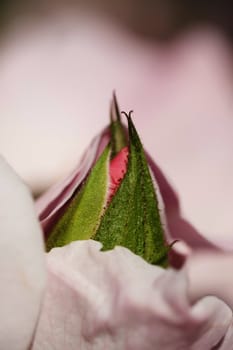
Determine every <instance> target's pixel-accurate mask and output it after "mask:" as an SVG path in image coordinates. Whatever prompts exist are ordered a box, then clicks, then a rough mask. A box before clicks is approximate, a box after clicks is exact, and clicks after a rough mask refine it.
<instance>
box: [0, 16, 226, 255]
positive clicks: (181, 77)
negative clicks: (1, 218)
mask: <svg viewBox="0 0 233 350" xmlns="http://www.w3.org/2000/svg"><path fill="white" fill-rule="evenodd" d="M231 58H232V56H231V52H230V50H229V48H228V46H227V43H226V42H225V41H224V39H223V38H222V37H221V36H220V34H218V33H216V32H214V31H213V30H210V29H209V30H207V29H199V30H195V31H193V32H190V33H187V34H185V35H184V36H183V37H181V38H180V39H179V40H177V41H176V42H173V43H170V44H167V45H164V46H161V45H158V44H156V43H155V42H154V43H145V42H142V41H140V40H139V39H136V38H135V37H132V36H130V35H129V34H128V33H126V32H124V31H123V30H122V29H120V28H117V27H114V26H113V25H111V24H110V23H108V22H107V21H105V20H97V19H95V18H91V17H89V18H84V17H82V18H81V17H80V18H77V17H74V16H72V15H70V14H67V15H62V16H57V17H54V18H50V19H49V20H48V21H47V22H44V23H41V24H37V25H32V24H31V25H29V24H27V25H24V26H20V25H19V24H17V25H16V26H15V28H14V29H12V32H11V33H9V35H8V37H7V38H6V40H5V42H4V45H2V50H1V56H0V74H1V81H0V96H1V97H0V113H1V119H0V123H1V124H0V125H1V127H0V149H1V152H2V153H3V155H4V156H5V157H6V158H7V159H8V161H9V162H10V163H11V165H12V166H13V167H14V168H15V169H16V171H17V172H18V173H19V174H20V175H21V176H22V177H23V178H24V179H25V180H26V181H27V182H28V183H29V184H30V185H31V187H32V188H36V189H38V188H39V189H41V188H45V187H47V186H49V185H50V184H52V183H53V182H54V181H56V180H57V179H58V178H60V177H62V176H64V175H66V174H68V173H69V172H70V170H71V169H72V168H73V167H74V166H75V165H76V164H77V161H78V159H79V158H80V156H81V154H82V152H83V150H84V149H85V147H86V146H87V145H88V143H89V141H90V139H91V138H92V137H93V136H94V135H95V134H96V133H97V132H98V131H100V130H101V128H103V127H104V126H105V125H106V123H107V122H108V112H109V101H110V98H111V93H112V90H113V89H116V92H117V95H118V99H119V101H120V105H121V107H122V109H124V110H126V111H128V110H129V109H133V110H134V121H135V124H136V126H137V129H138V131H139V133H140V135H141V137H142V140H143V142H144V145H145V147H146V148H147V149H148V150H149V151H150V154H151V155H152V156H153V157H154V158H155V159H156V162H158V163H159V165H161V166H162V168H163V170H164V171H165V173H166V174H167V175H168V177H169V178H170V180H171V181H172V183H173V184H174V186H175V188H176V190H177V192H178V194H179V196H180V200H181V206H182V209H183V212H184V215H185V216H186V217H187V218H188V219H189V220H190V221H191V222H192V223H193V224H194V225H196V227H197V228H198V230H199V231H201V232H202V233H203V234H204V235H205V236H206V237H210V238H211V239H213V240H216V241H221V245H222V246H226V247H229V248H230V249H232V244H231V243H232V239H231V236H232V230H233V224H232V218H231V216H232V207H233V186H232V178H233V177H232V173H233V157H232V149H233V137H232V134H233V117H232V110H233V102H232V92H233V91H232V90H233V88H232V86H233V85H232V80H233V79H232V66H231Z"/></svg>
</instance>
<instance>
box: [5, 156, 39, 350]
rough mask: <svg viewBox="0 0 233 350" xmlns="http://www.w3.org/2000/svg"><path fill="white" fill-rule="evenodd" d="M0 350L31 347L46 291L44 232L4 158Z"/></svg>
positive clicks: (30, 202) (28, 197) (29, 198)
mask: <svg viewBox="0 0 233 350" xmlns="http://www.w3.org/2000/svg"><path fill="white" fill-rule="evenodd" d="M0 230H1V236H0V249H1V254H0V275H1V285H0V310H1V312H0V349H2V350H8V349H9V350H25V349H27V348H28V347H29V345H30V343H31V341H32V337H33V334H34V331H35V326H36V323H37V320H38V315H39V310H40V305H41V297H42V293H43V289H44V287H45V263H44V252H43V250H44V249H43V243H42V232H41V230H40V227H39V223H38V221H37V219H36V215H35V212H34V205H33V201H32V198H31V195H30V193H29V191H28V189H27V188H26V186H25V185H24V184H23V183H22V182H21V181H20V179H19V178H18V177H17V176H16V175H15V173H14V172H13V171H12V170H11V168H10V167H9V166H8V165H7V163H6V162H5V161H4V160H3V159H2V158H1V157H0Z"/></svg>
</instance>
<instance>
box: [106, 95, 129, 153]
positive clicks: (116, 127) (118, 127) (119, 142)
mask: <svg viewBox="0 0 233 350" xmlns="http://www.w3.org/2000/svg"><path fill="white" fill-rule="evenodd" d="M110 116H111V124H110V130H111V157H112V158H113V157H115V156H116V155H117V153H118V152H120V150H121V149H122V148H124V147H126V146H127V139H126V135H125V128H124V126H123V125H122V123H121V116H120V111H119V107H118V103H117V99H116V95H115V93H114V94H113V99H112V103H111V110H110Z"/></svg>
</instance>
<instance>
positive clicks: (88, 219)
mask: <svg viewBox="0 0 233 350" xmlns="http://www.w3.org/2000/svg"><path fill="white" fill-rule="evenodd" d="M109 158H110V147H109V146H107V148H106V149H105V150H104V152H103V153H102V155H101V156H100V158H99V159H98V161H97V162H96V164H95V166H94V167H93V169H92V170H91V172H90V174H89V176H88V178H87V180H86V183H85V184H84V185H83V187H82V189H81V191H80V192H78V193H76V194H75V195H74V197H73V199H72V200H71V202H70V204H69V206H68V208H67V209H66V210H65V212H64V214H63V216H62V217H61V218H60V220H59V221H58V222H57V224H56V225H55V227H54V228H53V229H52V231H51V233H50V234H49V237H48V239H47V242H46V250H47V251H49V250H50V249H52V248H54V247H61V246H64V245H66V244H68V243H70V242H72V241H76V240H84V239H89V238H91V236H93V235H94V234H95V232H96V230H97V228H98V226H99V223H100V219H101V216H102V215H103V212H104V209H105V205H106V201H107V191H108V185H109Z"/></svg>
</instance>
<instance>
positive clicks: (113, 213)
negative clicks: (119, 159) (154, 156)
mask: <svg viewBox="0 0 233 350" xmlns="http://www.w3.org/2000/svg"><path fill="white" fill-rule="evenodd" d="M128 130H129V158H128V167H127V172H126V175H125V177H124V179H123V181H122V183H121V185H120V187H119V189H118V191H117V193H116V194H115V196H114V197H113V199H112V201H111V202H110V204H109V206H108V208H107V210H106V211H105V214H104V216H103V218H102V220H101V223H100V225H99V228H98V230H97V232H96V234H95V236H94V237H93V238H94V239H95V240H97V241H100V242H101V243H102V244H103V250H110V249H113V248H114V247H115V246H116V245H119V246H123V247H126V248H129V249H130V250H131V251H132V252H133V253H135V254H137V255H140V256H141V257H143V258H144V259H145V260H146V261H147V262H149V263H151V264H155V265H159V266H163V267H166V266H168V250H169V247H168V246H167V245H166V243H165V240H164V232H163V227H162V224H161V220H160V212H159V208H158V201H157V197H156V193H155V189H154V185H153V181H152V178H151V175H150V171H149V168H148V165H147V160H146V157H145V154H144V151H143V147H142V144H141V141H140V139H139V136H138V134H137V131H136V129H135V127H134V125H133V123H132V120H131V118H130V117H128Z"/></svg>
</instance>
